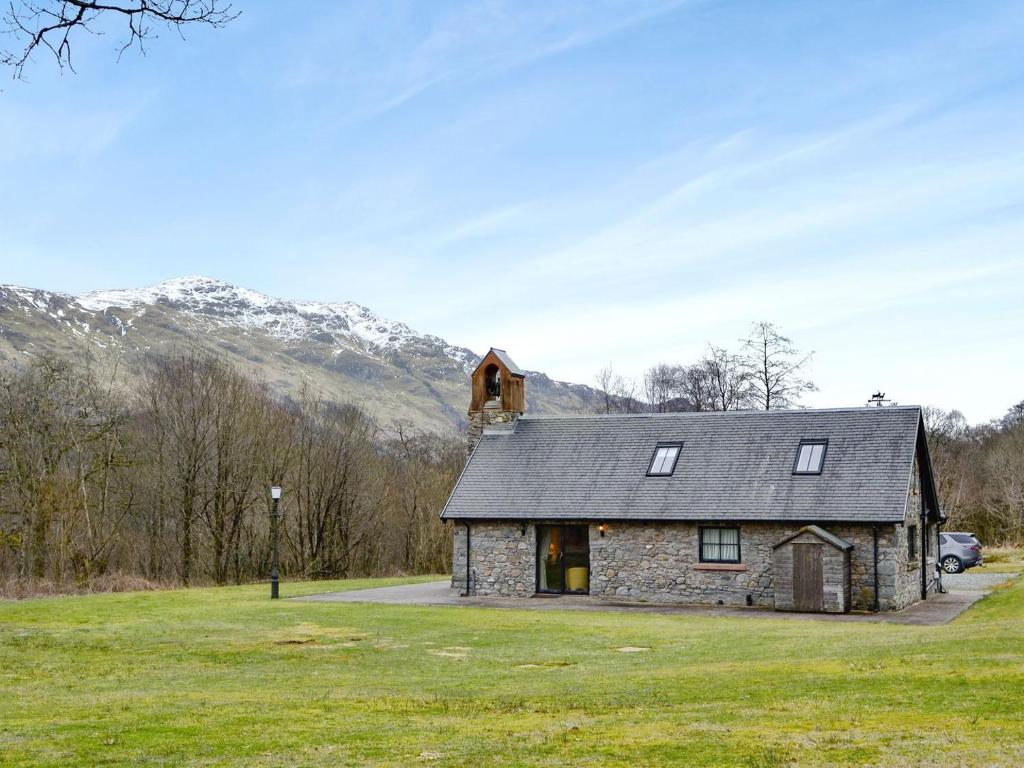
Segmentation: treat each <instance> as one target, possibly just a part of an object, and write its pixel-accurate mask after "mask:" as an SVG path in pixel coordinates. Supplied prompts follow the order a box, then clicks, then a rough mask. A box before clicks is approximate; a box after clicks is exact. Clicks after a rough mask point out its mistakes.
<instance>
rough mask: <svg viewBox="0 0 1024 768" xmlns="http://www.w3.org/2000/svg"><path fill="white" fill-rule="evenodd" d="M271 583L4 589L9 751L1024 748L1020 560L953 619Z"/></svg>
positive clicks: (0, 654) (570, 754) (668, 752)
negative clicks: (604, 604) (680, 612)
mask: <svg viewBox="0 0 1024 768" xmlns="http://www.w3.org/2000/svg"><path fill="white" fill-rule="evenodd" d="M1004 565H1006V564H1005V563H1004ZM1016 567H1017V568H1018V569H1019V567H1020V566H1019V564H1016ZM384 583H395V581H390V582H388V581H385V580H375V581H359V582H355V581H353V582H342V583H339V582H334V583H322V582H321V583H315V584H310V583H304V584H285V585H284V593H285V594H286V595H296V594H299V593H313V592H320V591H327V590H338V589H354V588H358V587H362V586H377V585H381V584H384ZM266 594H267V588H266V587H265V586H246V587H228V588H219V589H194V590H180V591H168V592H147V593H131V594H118V595H94V596H85V597H71V598H48V599H39V600H29V601H23V602H18V603H14V602H4V603H0V765H3V766H28V765H32V766H36V765H53V766H57V765H60V766H68V765H81V766H99V765H146V766H150V765H158V766H178V765H189V766H199V765H201V766H328V765H329V766H336V765H381V766H385V765H387V766H393V765H432V766H460V767H464V766H482V765H544V766H556V765H558V766H560V765H572V766H589V765H618V766H646V765H652V766H655V765H692V766H704V765H740V766H782V765H792V764H799V765H882V766H916V765H921V766H924V765H929V766H930V765H934V764H941V765H963V766H990V765H1000V766H1020V765H1024V584H1022V583H1021V582H1020V581H1018V582H1016V583H1015V584H1014V585H1013V586H1010V587H1007V588H1003V589H1000V590H998V591H997V592H996V593H994V594H993V595H990V596H989V597H987V598H985V599H984V600H983V601H982V602H981V603H979V604H978V605H976V606H975V607H973V608H972V609H970V611H968V612H967V614H965V615H964V616H962V617H961V618H959V619H958V620H956V621H955V622H954V623H952V624H950V625H947V626H943V627H913V626H897V625H879V624H842V623H831V622H818V621H794V620H785V619H749V618H748V619H744V618H724V617H697V616H693V617H688V616H658V615H629V614H622V613H561V612H557V611H544V612H528V611H502V610H494V609H477V608H420V607H412V606H389V607H384V606H372V605H359V604H344V603H334V604H330V603H304V602H292V601H287V600H281V601H279V602H277V603H271V602H270V601H269V600H267V599H266ZM621 648H633V649H638V648H642V649H648V650H634V651H632V652H625V651H621V650H617V649H621Z"/></svg>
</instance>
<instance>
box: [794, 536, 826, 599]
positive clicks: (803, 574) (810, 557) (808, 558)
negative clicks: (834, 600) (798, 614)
mask: <svg viewBox="0 0 1024 768" xmlns="http://www.w3.org/2000/svg"><path fill="white" fill-rule="evenodd" d="M792 546H793V607H794V608H796V610H798V611H811V612H820V611H823V610H824V609H825V593H824V585H823V584H822V567H821V555H822V552H821V550H822V547H823V546H824V544H793V545H792Z"/></svg>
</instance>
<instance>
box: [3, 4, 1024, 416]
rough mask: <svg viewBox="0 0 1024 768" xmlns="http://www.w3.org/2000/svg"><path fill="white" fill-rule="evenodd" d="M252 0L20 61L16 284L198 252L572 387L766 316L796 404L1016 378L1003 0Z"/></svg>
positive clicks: (1020, 254)
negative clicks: (789, 344) (215, 23)
mask: <svg viewBox="0 0 1024 768" xmlns="http://www.w3.org/2000/svg"><path fill="white" fill-rule="evenodd" d="M236 7H237V8H239V9H241V10H242V11H243V15H242V17H241V18H240V19H239V20H238V21H236V22H235V23H233V24H232V25H231V26H230V27H228V28H227V29H224V30H220V31H207V30H192V31H189V32H188V33H187V40H186V41H184V42H183V41H181V40H180V39H177V37H176V36H175V35H174V34H173V33H164V34H163V35H162V37H161V38H160V39H158V40H156V41H154V42H153V43H152V44H151V46H150V48H149V52H148V55H147V56H146V57H144V58H142V57H139V56H136V55H134V54H128V55H126V56H125V57H124V58H123V59H122V61H121V62H120V63H117V62H116V60H115V55H114V50H115V43H116V38H114V37H111V36H104V37H97V38H91V39H80V40H79V41H78V43H77V46H76V48H75V60H76V65H77V69H78V74H77V75H73V74H70V73H65V74H64V75H63V76H61V75H59V74H58V73H57V72H56V71H55V69H54V67H53V66H52V64H51V62H49V61H47V60H46V59H44V58H42V57H40V58H39V60H38V61H37V63H36V64H35V66H33V67H31V68H30V69H29V71H28V77H29V79H30V82H29V83H27V84H25V83H17V82H10V83H8V84H6V85H4V86H3V91H2V92H0V179H2V183H0V265H2V271H0V282H9V283H17V284H22V285H30V286H34V287H43V288H48V289H53V290H65V291H72V292H81V291H87V290H91V289H96V288H112V287H135V286H142V285H147V284H151V283H154V282H158V281H160V280H163V279H167V278H170V277H174V276H181V275H185V274H204V275H210V276H213V277H218V278H222V279H225V280H229V281H232V282H235V283H238V284H241V285H245V286H247V287H251V288H255V289H257V290H261V291H264V292H266V293H269V294H271V295H277V296H282V297H286V298H303V299H319V300H338V301H340V300H352V301H357V302H359V303H361V304H365V305H367V306H369V307H371V308H372V309H374V310H375V311H377V312H379V313H381V314H383V315H385V316H388V317H392V318H394V319H399V320H403V321H405V322H407V323H409V324H410V325H412V326H413V327H415V328H417V329H419V330H422V331H427V332H431V333H436V334H438V335H441V336H443V337H445V338H447V339H448V340H449V341H451V342H453V343H457V344H462V345H466V346H469V347H472V348H474V349H477V350H485V349H486V348H487V347H488V346H490V345H494V346H503V347H505V348H507V349H508V350H509V351H510V352H511V353H512V355H513V356H514V357H515V358H516V360H517V361H518V362H519V363H520V364H521V365H523V366H524V367H527V368H531V369H540V370H544V371H546V372H548V373H549V374H551V375H553V376H555V377H558V378H563V379H569V380H575V381H583V382H592V380H593V376H594V373H595V372H596V371H597V369H599V368H600V367H602V366H603V365H605V364H607V363H608V362H609V361H611V362H613V363H614V364H615V367H616V368H617V369H618V370H619V371H620V372H622V373H624V374H627V375H637V374H639V373H640V372H641V371H642V370H643V369H644V368H645V367H646V366H648V365H650V364H651V363H654V362H657V361H659V360H668V361H687V360H690V359H693V358H695V357H697V356H699V355H700V354H701V352H702V351H703V349H704V347H705V345H706V343H707V342H709V341H711V342H715V343H717V344H722V345H734V346H735V345H736V340H737V339H738V338H739V337H741V336H742V335H743V334H744V332H745V330H746V328H747V327H748V326H749V324H750V323H751V322H752V321H754V320H761V319H767V320H771V321H773V322H775V323H777V324H778V325H779V326H780V327H781V328H782V330H783V331H785V332H786V333H788V334H789V335H791V336H792V337H793V338H794V340H795V341H796V342H797V344H798V345H800V346H801V347H802V348H805V349H808V350H810V349H813V350H815V352H816V354H815V357H814V362H813V368H812V370H811V374H812V377H813V378H814V380H815V381H816V382H817V383H818V385H819V387H820V391H819V392H817V393H815V394H813V395H812V396H810V397H809V398H808V399H807V404H809V405H814V406H839V405H857V404H860V403H862V402H863V401H864V400H865V399H866V398H867V396H868V395H870V394H871V393H872V392H873V391H875V390H876V389H879V388H880V389H883V390H885V391H887V392H888V393H889V395H890V396H891V397H893V398H894V399H896V400H898V401H900V402H902V403H923V404H934V405H940V406H943V407H947V408H950V407H958V408H960V409H961V410H963V411H964V412H965V413H966V414H967V416H968V418H969V419H971V420H972V421H981V420H984V419H988V418H992V417H995V416H998V415H1000V414H1001V413H1002V412H1003V411H1004V410H1005V408H1006V407H1008V406H1009V405H1010V404H1011V403H1013V402H1017V401H1019V400H1020V399H1022V398H1024V383H1022V382H1024V301H1022V297H1024V215H1022V214H1024V46H1022V45H1021V44H1020V41H1021V40H1022V39H1024V5H1022V4H1021V3H1019V2H1008V3H999V2H985V3H961V2H955V3H954V2H950V3H923V2H921V3H915V2H907V3H891V2H886V3H882V2H876V3H871V2H848V3H820V2H807V3H797V2H786V3H781V2H780V3H770V4H769V3H761V2H651V3H644V2H637V1H636V0H633V1H631V2H587V3H577V4H570V3H552V2H514V1H512V0H509V2H484V3H443V2H409V3H384V2H345V3H341V2H339V3H315V2H310V1H306V0H302V1H299V2H294V3H288V4H283V3H278V2H248V3H246V2H238V3H236ZM282 9H286V11H283V10H282ZM111 31H113V30H111Z"/></svg>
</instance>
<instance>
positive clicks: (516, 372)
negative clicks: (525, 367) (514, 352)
mask: <svg viewBox="0 0 1024 768" xmlns="http://www.w3.org/2000/svg"><path fill="white" fill-rule="evenodd" d="M492 356H493V357H496V358H497V359H498V361H499V362H500V363H501V364H502V365H503V366H504V368H505V370H506V371H508V374H509V375H510V376H516V377H518V378H520V379H525V378H526V374H525V373H523V371H522V370H521V369H520V368H519V366H518V365H516V364H515V363H514V362H513V361H512V358H511V357H509V356H508V352H506V351H505V350H504V349H498V348H497V347H491V350H490V352H488V353H487V354H486V355H484V359H483V360H481V361H480V365H478V366H477V367H476V370H474V371H473V375H474V376H476V373H477V371H479V370H480V368H481V367H482V366H483V365H484V363H486V362H487V360H488V358H490V357H492Z"/></svg>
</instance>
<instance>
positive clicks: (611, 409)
mask: <svg viewBox="0 0 1024 768" xmlns="http://www.w3.org/2000/svg"><path fill="white" fill-rule="evenodd" d="M594 381H595V383H596V384H597V389H598V390H599V392H600V401H599V403H598V407H597V411H598V412H599V413H632V412H634V411H635V410H636V406H637V402H636V384H635V382H633V381H632V380H630V379H626V378H625V377H624V376H621V375H619V374H618V373H616V372H615V369H614V368H613V367H612V364H611V363H608V365H606V366H605V367H604V368H602V369H601V370H599V371H598V372H597V376H595V377H594Z"/></svg>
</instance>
